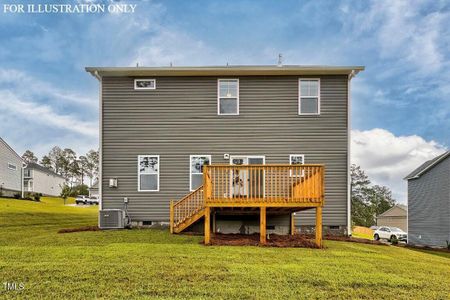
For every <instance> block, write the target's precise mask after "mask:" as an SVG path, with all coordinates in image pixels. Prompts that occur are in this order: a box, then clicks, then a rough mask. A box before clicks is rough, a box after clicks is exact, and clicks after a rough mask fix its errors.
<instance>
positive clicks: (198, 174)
mask: <svg viewBox="0 0 450 300" xmlns="http://www.w3.org/2000/svg"><path fill="white" fill-rule="evenodd" d="M210 164H211V155H191V156H190V158H189V173H190V178H189V189H190V191H191V192H192V191H195V190H196V189H197V188H198V187H199V186H201V185H202V184H203V166H204V165H210Z"/></svg>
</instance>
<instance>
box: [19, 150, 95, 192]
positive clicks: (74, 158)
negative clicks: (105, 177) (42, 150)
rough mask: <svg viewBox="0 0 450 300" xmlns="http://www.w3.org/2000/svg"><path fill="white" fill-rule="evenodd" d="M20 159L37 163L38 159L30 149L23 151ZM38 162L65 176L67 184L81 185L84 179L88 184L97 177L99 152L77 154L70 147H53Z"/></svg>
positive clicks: (91, 151) (90, 151)
mask: <svg viewBox="0 0 450 300" xmlns="http://www.w3.org/2000/svg"><path fill="white" fill-rule="evenodd" d="M22 159H23V160H24V161H25V162H26V163H38V161H39V159H38V158H37V157H36V156H35V155H34V153H33V152H32V151H31V150H27V151H25V153H24V154H23V155H22ZM39 164H40V165H42V166H43V167H46V168H48V169H50V170H52V171H53V172H55V173H56V174H59V175H61V176H63V177H65V178H66V179H67V181H68V185H69V186H70V187H72V186H73V185H83V184H84V182H85V181H86V179H88V180H89V186H92V184H93V182H94V180H96V179H97V178H98V168H99V154H98V151H95V150H89V151H88V152H87V153H86V154H84V155H80V156H78V155H77V153H76V152H75V151H73V150H72V149H70V148H64V149H62V148H60V147H58V146H55V147H53V148H52V149H51V150H50V151H49V152H48V154H46V155H44V156H42V158H41V159H40V161H39Z"/></svg>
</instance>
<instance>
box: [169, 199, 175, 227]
mask: <svg viewBox="0 0 450 300" xmlns="http://www.w3.org/2000/svg"><path fill="white" fill-rule="evenodd" d="M174 225H175V224H174V213H173V200H170V233H173V227H174Z"/></svg>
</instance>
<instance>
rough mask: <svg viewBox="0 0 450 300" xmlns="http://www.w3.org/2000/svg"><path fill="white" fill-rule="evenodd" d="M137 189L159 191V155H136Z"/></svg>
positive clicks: (140, 190)
mask: <svg viewBox="0 0 450 300" xmlns="http://www.w3.org/2000/svg"><path fill="white" fill-rule="evenodd" d="M138 191H139V192H158V191H159V155H139V156H138Z"/></svg>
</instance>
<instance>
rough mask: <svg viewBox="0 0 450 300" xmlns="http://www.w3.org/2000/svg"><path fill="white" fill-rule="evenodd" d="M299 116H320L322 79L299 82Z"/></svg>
mask: <svg viewBox="0 0 450 300" xmlns="http://www.w3.org/2000/svg"><path fill="white" fill-rule="evenodd" d="M298 90H299V94H298V114H299V115H319V114H320V79H316V78H308V79H300V80H299V89H298Z"/></svg>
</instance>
